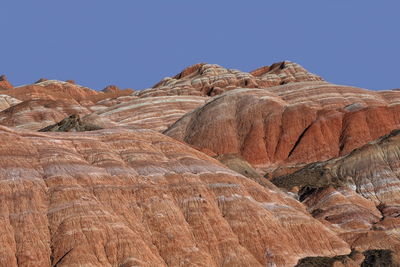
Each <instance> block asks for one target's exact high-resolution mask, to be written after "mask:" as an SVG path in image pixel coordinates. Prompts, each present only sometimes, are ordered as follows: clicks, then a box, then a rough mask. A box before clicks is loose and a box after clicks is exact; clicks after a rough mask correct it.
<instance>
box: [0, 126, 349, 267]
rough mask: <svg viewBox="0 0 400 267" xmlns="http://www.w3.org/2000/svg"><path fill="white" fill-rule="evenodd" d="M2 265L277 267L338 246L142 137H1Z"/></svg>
mask: <svg viewBox="0 0 400 267" xmlns="http://www.w3.org/2000/svg"><path fill="white" fill-rule="evenodd" d="M0 140H1V142H2V145H1V146H0V156H1V158H2V160H1V162H2V168H1V169H0V172H1V175H0V177H1V182H2V186H1V191H2V192H1V194H0V200H1V203H2V205H1V215H2V216H1V217H0V218H1V220H2V226H3V227H1V228H0V231H1V234H0V236H1V238H2V249H1V250H0V264H1V265H2V266H17V264H18V265H20V266H25V265H35V266H50V265H55V264H58V265H60V266H72V265H75V266H76V265H86V266H99V265H100V266H132V265H140V266H167V265H168V266H193V265H197V266H222V265H229V266H265V265H267V264H276V265H277V266H288V265H295V264H296V262H297V261H298V260H299V259H300V258H304V257H307V256H327V257H332V256H335V255H337V254H348V253H350V250H349V248H348V245H347V244H346V243H345V242H343V241H342V240H341V239H339V238H338V237H336V236H335V234H334V233H333V232H332V231H330V230H328V229H327V228H326V227H325V226H324V225H323V224H322V223H320V222H318V221H317V220H315V219H313V218H312V217H311V216H309V215H308V214H307V212H306V210H305V209H304V207H303V206H302V205H301V204H300V203H298V202H297V201H295V200H294V199H292V198H290V197H288V196H286V195H285V194H284V193H282V192H280V191H279V190H278V189H276V188H275V187H273V186H272V185H270V188H268V187H263V186H261V185H259V184H257V183H256V182H253V181H251V180H250V179H248V178H246V177H244V176H241V175H239V174H237V173H235V172H233V171H231V170H229V169H227V168H225V167H223V166H222V165H221V164H220V163H218V161H216V160H213V159H212V158H210V157H207V156H205V155H204V154H202V153H200V152H198V151H196V150H194V149H191V148H189V147H188V146H186V145H184V144H182V143H179V142H178V141H174V140H173V139H171V138H168V137H166V136H163V135H161V134H158V133H155V132H153V131H146V130H137V131H132V130H129V131H128V130H123V129H118V130H100V131H92V132H84V133H35V132H16V131H14V130H11V129H9V128H5V127H1V128H0Z"/></svg>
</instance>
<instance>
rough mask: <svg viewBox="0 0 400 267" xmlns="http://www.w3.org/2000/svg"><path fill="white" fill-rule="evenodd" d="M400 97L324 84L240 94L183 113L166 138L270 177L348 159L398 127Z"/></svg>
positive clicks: (242, 91) (255, 90)
mask: <svg viewBox="0 0 400 267" xmlns="http://www.w3.org/2000/svg"><path fill="white" fill-rule="evenodd" d="M388 94H390V95H391V97H388ZM399 97H400V92H393V91H391V92H385V91H383V92H374V91H368V90H364V89H359V88H354V87H346V86H338V85H333V84H329V83H325V82H296V83H290V84H287V85H281V86H276V87H271V88H268V89H238V90H233V91H231V92H227V93H225V94H223V95H221V96H218V97H215V98H214V99H212V100H210V101H209V102H208V103H207V105H205V106H203V107H202V108H199V109H196V110H195V111H194V112H191V113H189V114H187V115H185V116H184V117H183V118H181V119H180V120H179V121H177V122H176V123H175V124H173V125H172V126H171V127H169V129H167V130H166V131H165V134H167V135H169V136H171V137H173V138H175V139H177V140H181V141H184V142H186V143H188V144H190V145H194V146H196V147H199V148H202V149H203V148H204V149H209V150H211V151H213V152H214V153H216V154H218V155H220V154H238V155H240V156H242V157H243V158H244V159H245V160H247V161H248V162H249V163H251V164H252V165H254V166H257V167H259V168H265V169H266V170H268V169H269V171H273V170H274V169H275V168H278V167H279V168H282V167H284V166H287V167H288V168H293V166H296V165H299V164H300V165H301V164H305V163H310V162H314V161H318V160H325V159H328V158H331V157H335V156H339V155H343V154H345V153H347V152H349V151H351V150H352V149H354V148H356V147H359V146H361V145H363V144H365V143H367V142H369V141H371V140H374V139H376V138H378V137H379V136H381V135H384V134H386V133H388V132H390V131H391V130H393V129H395V128H397V127H399V126H400V118H399V117H398V116H397V114H398V113H399V112H400V105H397V101H398V100H397V99H398V98H399Z"/></svg>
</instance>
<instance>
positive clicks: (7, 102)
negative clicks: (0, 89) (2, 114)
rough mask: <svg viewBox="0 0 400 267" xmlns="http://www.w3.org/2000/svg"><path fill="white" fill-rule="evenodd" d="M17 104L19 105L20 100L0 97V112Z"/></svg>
mask: <svg viewBox="0 0 400 267" xmlns="http://www.w3.org/2000/svg"><path fill="white" fill-rule="evenodd" d="M19 103H21V100H18V99H16V98H14V97H11V96H9V95H0V111H2V110H5V109H7V108H9V107H12V106H15V105H16V104H19Z"/></svg>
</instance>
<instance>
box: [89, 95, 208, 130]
mask: <svg viewBox="0 0 400 267" xmlns="http://www.w3.org/2000/svg"><path fill="white" fill-rule="evenodd" d="M115 100H121V103H119V104H115V105H113V106H110V107H108V108H105V109H100V110H99V111H96V112H95V114H96V115H98V116H100V117H103V118H107V119H109V120H111V121H113V122H115V123H117V124H118V125H120V126H123V127H127V128H137V129H140V128H142V129H152V130H155V131H163V130H165V129H167V127H168V126H170V125H171V124H172V123H174V122H175V121H177V120H178V119H179V118H181V117H182V116H183V115H185V114H186V113H188V112H190V111H192V110H194V109H195V108H197V107H200V106H202V105H204V104H205V102H206V100H207V98H204V97H199V96H159V97H149V98H136V99H132V100H128V101H122V100H125V99H121V98H116V99H115ZM102 103H103V102H99V103H98V105H99V104H102ZM92 109H93V108H92Z"/></svg>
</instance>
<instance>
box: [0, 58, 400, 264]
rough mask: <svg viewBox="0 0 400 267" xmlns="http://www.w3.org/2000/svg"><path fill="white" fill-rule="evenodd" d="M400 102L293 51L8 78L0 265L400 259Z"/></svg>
mask: <svg viewBox="0 0 400 267" xmlns="http://www.w3.org/2000/svg"><path fill="white" fill-rule="evenodd" d="M3 80H5V81H6V79H3ZM1 84H2V81H0V87H1ZM3 84H5V83H3ZM399 114H400V91H399V90H388V91H380V92H376V91H369V90H365V89H361V88H355V87H350V86H339V85H334V84H331V83H329V82H326V81H324V80H323V79H322V78H321V77H319V76H317V75H315V74H311V73H309V72H308V71H306V70H305V69H304V68H302V67H301V66H300V65H298V64H295V63H291V62H288V61H285V62H280V63H276V64H273V65H271V66H266V67H261V68H259V69H256V70H254V71H252V72H249V73H246V72H241V71H238V70H232V69H226V68H223V67H221V66H218V65H211V64H204V63H201V64H196V65H193V66H191V67H188V68H186V69H185V70H183V71H182V72H181V73H180V74H178V75H176V76H174V77H172V78H166V79H164V80H162V81H161V82H160V83H158V84H156V85H155V86H154V87H153V88H150V89H147V90H142V91H130V90H120V89H119V88H118V87H116V86H108V87H106V88H105V89H104V90H103V91H95V90H92V89H90V88H87V87H84V86H81V85H78V84H76V83H75V82H74V81H72V80H69V81H67V82H61V81H55V80H46V79H41V80H39V81H38V82H36V83H35V84H33V85H25V86H18V87H15V88H13V87H12V86H11V87H9V86H8V87H7V88H3V89H1V95H0V125H1V126H0V143H1V145H0V182H1V186H0V203H1V205H0V222H1V224H0V225H1V226H2V227H0V241H1V246H0V266H278V267H280V266H282V267H283V266H295V265H296V264H298V266H322V265H326V266H347V267H350V266H351V267H354V266H374V265H379V264H381V265H384V264H389V265H393V266H396V264H399V263H400V256H399V255H400V234H399V229H400V217H399V216H400V193H399V192H400V179H399V173H400V150H399V148H400V130H394V129H400V117H399ZM392 130H394V131H392ZM271 181H272V182H273V183H271Z"/></svg>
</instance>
